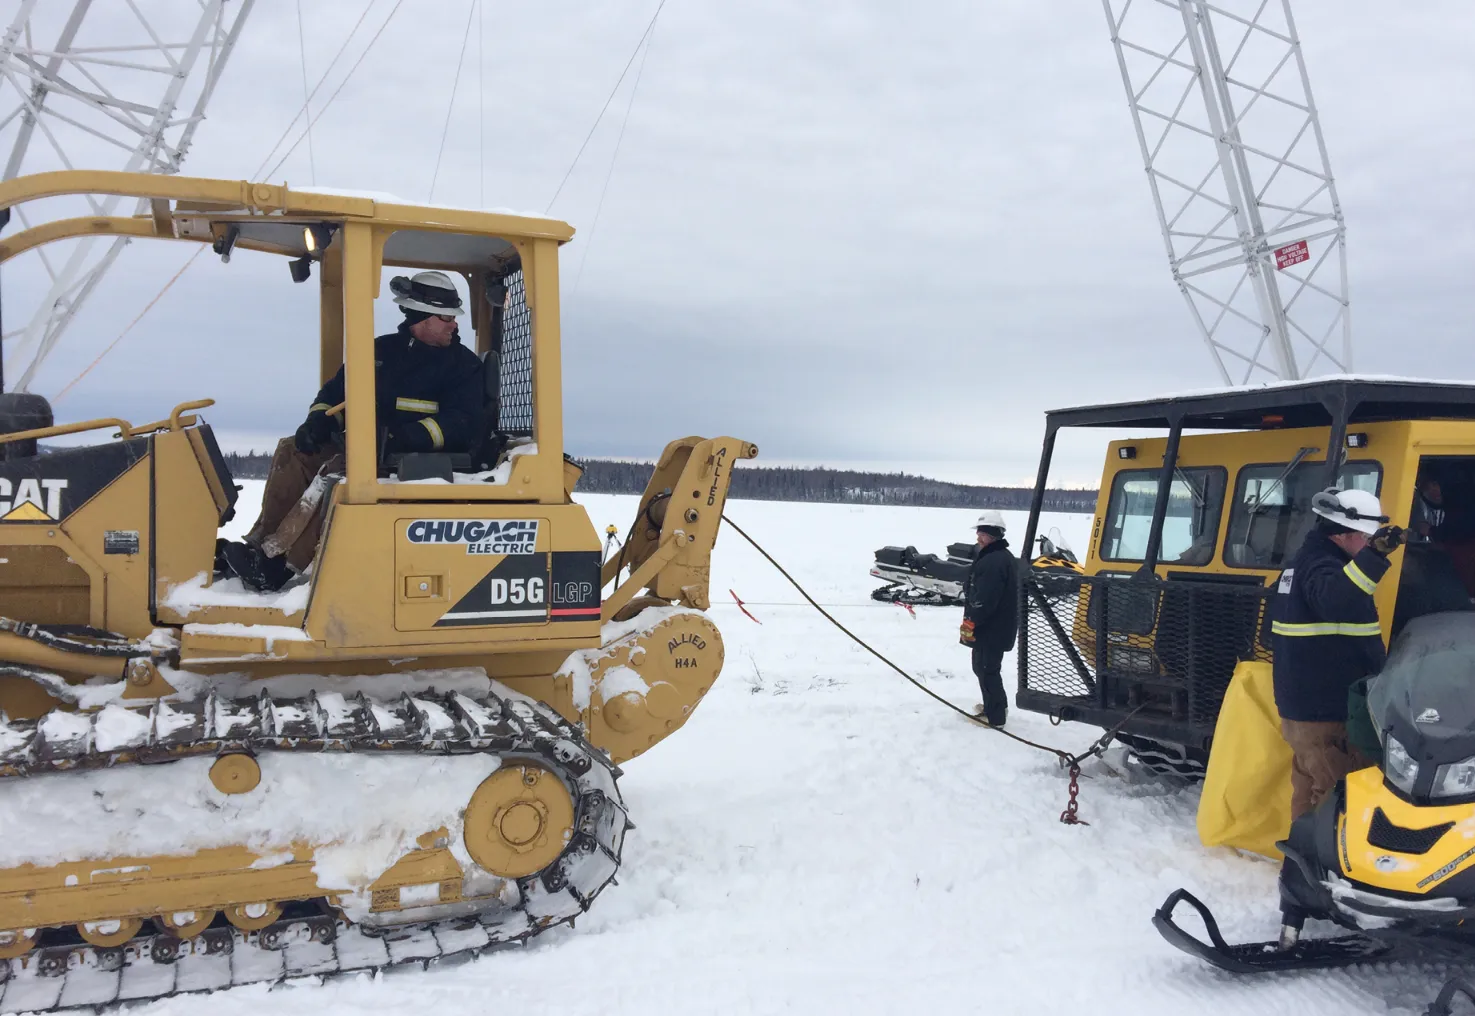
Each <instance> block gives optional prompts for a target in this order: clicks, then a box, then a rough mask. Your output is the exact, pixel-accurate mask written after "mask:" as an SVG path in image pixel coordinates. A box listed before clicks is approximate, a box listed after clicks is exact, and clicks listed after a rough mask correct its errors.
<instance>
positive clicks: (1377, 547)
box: [1368, 526, 1405, 557]
mask: <svg viewBox="0 0 1475 1016" xmlns="http://www.w3.org/2000/svg"><path fill="white" fill-rule="evenodd" d="M1404 536H1405V533H1404V531H1403V529H1402V528H1401V527H1399V526H1384V527H1383V528H1382V529H1379V530H1378V531H1377V532H1376V533H1374V534H1373V538H1372V539H1371V540H1369V541H1368V546H1369V547H1372V548H1373V553H1375V554H1377V555H1379V556H1380V557H1387V556H1388V555H1389V554H1391V553H1393V552H1394V551H1395V550H1397V549H1398V548H1399V547H1401V546H1402V545H1403V541H1404Z"/></svg>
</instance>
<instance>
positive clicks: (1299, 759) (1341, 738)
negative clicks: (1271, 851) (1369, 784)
mask: <svg viewBox="0 0 1475 1016" xmlns="http://www.w3.org/2000/svg"><path fill="white" fill-rule="evenodd" d="M1280 736H1281V737H1283V738H1285V742H1286V744H1288V745H1290V746H1291V751H1292V753H1293V757H1292V759H1291V821H1293V822H1294V821H1295V820H1296V819H1298V818H1300V817H1301V816H1302V815H1304V814H1306V813H1307V812H1308V811H1310V810H1311V809H1313V808H1315V807H1316V806H1317V805H1318V804H1320V803H1321V802H1322V801H1323V800H1324V799H1325V798H1326V796H1327V795H1328V794H1330V793H1331V792H1332V790H1333V789H1334V788H1335V787H1336V785H1337V781H1338V780H1340V779H1341V778H1342V777H1344V776H1346V775H1347V774H1348V773H1350V772H1355V771H1356V770H1358V769H1365V768H1367V767H1368V766H1370V765H1372V763H1371V762H1370V761H1369V760H1368V759H1367V758H1366V756H1364V755H1363V754H1362V752H1360V751H1358V750H1357V748H1356V747H1355V746H1354V745H1352V744H1349V743H1348V741H1347V724H1345V723H1333V722H1313V721H1304V720H1287V719H1282V720H1281V721H1280Z"/></svg>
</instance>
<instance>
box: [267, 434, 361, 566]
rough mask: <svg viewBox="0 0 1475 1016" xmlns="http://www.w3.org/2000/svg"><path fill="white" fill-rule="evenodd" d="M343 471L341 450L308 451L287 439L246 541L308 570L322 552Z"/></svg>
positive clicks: (282, 442)
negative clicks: (321, 538)
mask: <svg viewBox="0 0 1475 1016" xmlns="http://www.w3.org/2000/svg"><path fill="white" fill-rule="evenodd" d="M342 474H343V455H342V453H341V452H317V453H315V454H312V455H308V454H306V453H305V452H300V451H298V450H297V442H296V441H295V440H293V439H292V438H290V437H284V438H282V440H280V441H278V442H277V450H276V454H274V455H273V456H272V457H271V471H270V472H269V473H267V474H266V491H265V493H263V494H262V496H261V514H260V516H258V517H257V519H256V524H255V525H254V526H252V527H251V531H250V532H249V533H247V534H246V542H247V543H254V544H255V545H256V546H258V547H260V548H261V549H262V550H263V551H265V552H266V555H267V556H268V557H280V556H281V555H282V554H286V555H287V564H289V565H291V566H292V568H293V570H294V571H298V572H300V571H302V570H303V569H305V568H306V567H307V566H308V565H310V564H312V559H313V557H314V555H316V554H317V547H318V536H319V535H320V534H321V533H322V531H323V518H324V516H325V515H326V514H327V508H328V501H329V494H330V493H331V492H332V489H333V485H334V484H335V483H336V482H337V479H338V477H339V476H341V475H342Z"/></svg>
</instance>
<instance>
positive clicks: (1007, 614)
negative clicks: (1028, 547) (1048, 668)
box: [963, 540, 1019, 652]
mask: <svg viewBox="0 0 1475 1016" xmlns="http://www.w3.org/2000/svg"><path fill="white" fill-rule="evenodd" d="M963 617H964V618H966V619H967V620H969V621H972V622H973V639H974V645H976V646H982V647H983V648H985V649H992V650H994V651H995V652H1004V651H1005V650H1008V649H1012V648H1013V647H1014V636H1015V635H1016V634H1018V631H1019V562H1018V561H1016V560H1015V559H1014V555H1013V554H1011V553H1010V552H1009V541H1008V540H995V541H994V542H993V543H990V544H989V545H988V546H987V547H984V548H983V549H981V550H980V551H979V552H978V555H977V556H976V557H975V558H974V559H973V564H972V566H971V567H970V568H969V569H968V578H967V580H966V581H965V582H964V584H963Z"/></svg>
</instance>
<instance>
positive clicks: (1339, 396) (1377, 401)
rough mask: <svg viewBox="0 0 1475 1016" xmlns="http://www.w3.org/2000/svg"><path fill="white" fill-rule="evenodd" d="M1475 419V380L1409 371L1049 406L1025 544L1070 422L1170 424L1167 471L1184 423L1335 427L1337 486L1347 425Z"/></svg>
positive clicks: (1145, 565) (1159, 511) (1158, 513)
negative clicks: (1428, 377) (1058, 440)
mask: <svg viewBox="0 0 1475 1016" xmlns="http://www.w3.org/2000/svg"><path fill="white" fill-rule="evenodd" d="M1432 419H1452V420H1475V385H1471V384H1460V383H1458V382H1452V381H1422V380H1415V379H1406V378H1374V377H1366V378H1364V377H1330V378H1320V379H1316V380H1310V381H1296V382H1289V383H1284V384H1275V385H1265V386H1263V387H1259V388H1230V389H1221V390H1214V391H1205V392H1193V393H1187V394H1184V395H1175V396H1168V397H1166V398H1160V399H1147V400H1144V401H1140V402H1119V403H1112V404H1103V405H1097V406H1082V407H1079V408H1074V409H1053V410H1050V411H1049V412H1047V413H1046V414H1045V443H1044V447H1043V449H1042V450H1041V454H1040V468H1039V473H1038V474H1037V476H1036V480H1035V490H1034V496H1033V497H1032V498H1031V500H1030V512H1029V523H1028V525H1027V527H1026V530H1025V542H1024V546H1025V547H1031V546H1033V545H1034V538H1035V532H1036V530H1037V528H1038V523H1039V516H1040V508H1041V506H1042V505H1043V503H1044V497H1045V487H1046V484H1047V482H1048V479H1049V473H1050V459H1051V456H1052V455H1053V453H1054V449H1055V435H1056V433H1057V432H1058V431H1059V430H1060V429H1061V428H1063V427H1118V428H1132V427H1142V428H1156V429H1161V430H1166V431H1167V432H1168V439H1167V447H1166V449H1165V451H1164V454H1163V473H1162V475H1171V474H1172V472H1173V470H1174V469H1175V468H1176V467H1177V464H1178V442H1179V437H1180V436H1181V435H1182V433H1183V431H1184V430H1271V429H1283V428H1292V427H1328V428H1330V440H1329V441H1328V444H1327V447H1328V449H1334V450H1335V451H1329V452H1328V454H1327V461H1326V466H1325V482H1324V483H1323V486H1327V487H1330V486H1333V485H1334V484H1335V483H1336V479H1337V475H1338V472H1339V470H1340V469H1341V466H1342V460H1343V458H1344V457H1345V455H1346V441H1347V428H1348V427H1349V426H1354V425H1356V424H1363V423H1379V422H1384V421H1391V420H1432ZM1171 487H1172V485H1171V484H1168V483H1159V484H1158V490H1157V502H1156V504H1155V505H1154V507H1153V516H1152V528H1151V530H1150V532H1149V535H1148V545H1147V555H1146V559H1145V560H1144V561H1143V562H1142V568H1141V573H1142V574H1143V575H1144V576H1146V575H1151V574H1152V573H1153V569H1154V568H1156V567H1157V558H1158V552H1159V549H1160V548H1161V545H1162V528H1163V520H1164V518H1165V517H1166V514H1167V508H1168V494H1169V491H1170V489H1171Z"/></svg>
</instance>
